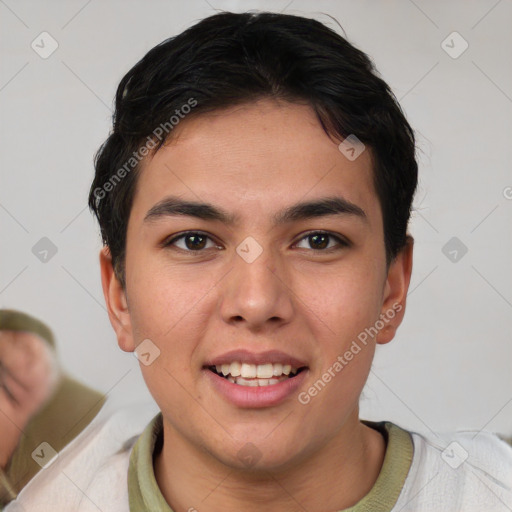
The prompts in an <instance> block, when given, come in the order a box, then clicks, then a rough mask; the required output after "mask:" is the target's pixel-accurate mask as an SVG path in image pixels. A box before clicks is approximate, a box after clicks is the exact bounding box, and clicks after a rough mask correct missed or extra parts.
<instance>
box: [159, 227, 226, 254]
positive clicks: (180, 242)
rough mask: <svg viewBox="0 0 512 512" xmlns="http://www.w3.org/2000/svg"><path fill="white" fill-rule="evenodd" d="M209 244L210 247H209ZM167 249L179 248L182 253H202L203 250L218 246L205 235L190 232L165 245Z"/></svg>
mask: <svg viewBox="0 0 512 512" xmlns="http://www.w3.org/2000/svg"><path fill="white" fill-rule="evenodd" d="M208 244H209V245H208ZM164 246H165V247H171V246H174V247H177V248H178V249H181V250H182V251H187V252H201V251H202V250H203V249H209V248H212V247H217V245H216V244H215V243H214V242H213V241H212V239H211V238H210V237H209V236H208V235H205V234H204V233H200V232H197V231H189V232H187V233H182V234H181V235H178V236H176V237H174V238H172V239H171V240H169V241H167V242H165V243H164Z"/></svg>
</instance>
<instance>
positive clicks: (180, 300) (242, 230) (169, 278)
mask: <svg viewBox="0 0 512 512" xmlns="http://www.w3.org/2000/svg"><path fill="white" fill-rule="evenodd" d="M338 144H339V141H338V142H336V141H333V140H331V139H330V138H329V137H328V136H327V135H326V134H325V132H324V131H323V129H322V127H321V126H320V124H319V122H318V120H317V118H316V116H315V114H314V112H313V111H312V110H311V109H310V108H309V107H308V106H304V105H295V104H290V103H277V102H275V101H271V100H264V101H259V102H257V103H253V104H248V105H244V106H241V107H236V108H231V109H229V110H225V111H222V112H217V113H215V114H208V115H202V116H198V117H197V118H195V119H189V120H186V119H185V121H183V122H182V123H181V124H180V125H178V127H176V128H175V130H174V133H173V139H172V141H171V142H169V143H168V144H167V145H166V146H164V147H163V148H162V149H160V150H159V151H158V152H157V153H156V154H155V155H154V157H152V158H151V159H148V160H147V161H145V162H144V166H143V167H142V170H141V174H140V176H139V180H138V184H137V190H136V194H135V198H134V202H133V206H132V210H131V214H130V218H129V223H128V231H127V246H126V291H125V292H124V291H123V290H122V289H121V287H120V286H119V283H118V282H117V280H116V279H115V277H114V275H113V273H112V267H111V261H110V258H109V255H108V252H107V251H103V252H102V254H101V258H100V261H101V265H102V277H103V286H104V292H105V297H106V300H107V305H108V307H109V314H110V318H111V321H112V324H113V326H114V328H115V330H116V333H117V336H118V340H119V344H120V347H121V348H122V349H123V350H126V351H133V350H134V349H136V347H137V346H138V345H139V344H140V343H141V342H143V340H150V341H144V344H142V345H140V348H139V349H138V352H141V353H143V354H144V356H143V358H142V363H144V364H141V369H142V372H143V375H144V378H145V381H146V383H147V385H148V388H149V390H150V391H151V393H152V395H153V397H154V399H155V400H156V402H157V403H158V405H159V406H160V409H161V411H162V413H163V416H164V428H165V429H166V434H167V432H168V433H169V435H172V436H174V437H175V438H176V439H180V440H182V441H183V442H184V443H187V444H188V446H190V447H194V448H197V449H201V450H204V451H206V453H208V454H209V456H211V457H213V458H215V459H217V460H218V461H220V462H222V463H223V464H226V465H228V466H231V467H243V465H244V461H243V460H242V459H243V457H242V455H243V454H244V451H243V450H246V451H247V450H248V451H250V452H251V453H250V454H249V455H252V456H253V457H252V458H253V460H254V461H256V462H253V463H254V464H257V465H258V467H262V468H267V469H269V468H284V467H286V466H287V465H289V464H297V463H298V462H300V461H301V460H304V459H305V458H307V457H310V456H312V454H314V453H315V452H317V451H318V450H320V449H321V448H322V447H323V446H326V445H327V444H328V443H329V442H334V441H335V440H336V439H337V438H338V437H339V436H342V435H344V432H345V433H346V432H347V431H348V429H350V428H352V427H353V426H354V424H355V422H357V421H358V400H359V396H360V393H361V390H362V388H363V386H364V383H365V381H366V378H367V376H368V373H369V369H370V365H371V361H372V358H373V354H374V348H375V343H385V342H387V341H389V340H390V339H392V338H393V336H394V332H395V330H396V328H397V326H398V325H399V323H400V321H401V318H402V315H403V308H404V305H405V304H404V300H405V295H406V290H407V286H408V282H409V277H410V251H409V250H406V251H403V252H402V253H401V254H400V255H399V256H398V257H397V258H396V260H395V261H394V262H392V263H391V265H390V267H389V268H388V267H387V265H386V257H385V247H384V234H383V222H382V215H381V209H380V204H379V201H378V198H377V196H376V193H375V190H374V187H373V178H372V155H371V152H370V150H369V149H366V150H365V151H363V152H362V153H361V154H360V156H359V157H358V158H356V159H355V160H351V159H348V158H347V157H346V156H345V154H344V153H342V152H341V151H340V150H339V148H338ZM180 202H186V203H199V204H195V205H194V204H180ZM201 205H203V206H201ZM390 311H392V313H393V314H391V313H390ZM382 315H386V321H385V322H384V321H383V316H382ZM376 322H379V323H378V324H377V327H380V329H377V330H378V331H379V332H378V334H376V333H375V330H376V328H375V326H376ZM372 327H373V330H371V329H370V328H372ZM365 329H367V331H365ZM362 333H366V343H363V342H362V339H364V338H365V336H364V334H362ZM368 333H370V334H371V335H368ZM358 337H359V338H358ZM354 342H355V343H356V345H354ZM356 346H357V347H359V350H358V349H357V348H356ZM348 352H350V353H351V354H352V356H351V357H350V354H348ZM340 358H341V359H340ZM336 362H338V364H336ZM148 363H150V364H148ZM223 365H224V366H223ZM290 366H291V370H290V368H289V367H290ZM340 366H341V369H340ZM223 370H224V372H225V373H228V375H227V376H226V377H225V376H222V371H223ZM240 372H242V375H240V374H239V373H240ZM287 372H289V375H288V376H287V375H286V373H287ZM218 373H221V375H218ZM237 374H238V375H237ZM259 377H260V378H259ZM319 381H320V383H319ZM315 390H316V392H315ZM248 440H250V441H251V443H252V445H253V446H251V447H247V446H244V445H245V444H246V442H247V441H248ZM253 452H254V453H253Z"/></svg>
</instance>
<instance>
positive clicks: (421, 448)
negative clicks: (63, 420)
mask: <svg viewBox="0 0 512 512" xmlns="http://www.w3.org/2000/svg"><path fill="white" fill-rule="evenodd" d="M157 413H158V409H157V408H156V405H155V404H146V405H144V406H138V407H131V408H129V409H124V410H120V411H117V412H115V413H113V414H112V412H111V411H109V410H108V407H106V408H105V410H104V411H101V412H100V414H99V415H98V416H97V417H96V418H95V420H94V421H93V422H92V423H91V424H90V425H89V427H88V428H87V429H86V430H84V431H83V432H82V433H81V434H80V435H79V436H78V437H77V438H76V439H75V440H74V441H73V442H72V443H71V444H70V445H68V446H67V447H66V448H65V449H63V450H62V451H61V452H60V453H59V455H58V457H57V458H56V459H54V461H53V462H52V463H51V464H50V465H49V466H48V467H47V468H46V469H44V470H42V471H40V472H39V473H38V474H37V475H36V476H35V477H34V478H33V479H32V480H31V481H30V482H29V484H28V485H27V486H26V487H25V488H24V489H23V490H22V491H21V492H20V494H19V496H18V498H17V499H16V500H15V501H13V502H11V503H10V504H9V505H7V507H6V508H5V512H50V511H51V512H75V511H76V512H93V511H94V512H98V511H101V512H134V511H130V506H129V489H128V468H129V466H130V463H131V464H134V461H133V458H134V457H131V455H132V450H133V447H134V444H135V442H136V441H137V439H139V436H140V434H141V433H142V432H143V431H144V434H143V435H142V436H140V440H139V442H138V443H137V445H138V449H139V448H141V447H143V448H144V449H145V450H146V452H147V453H146V454H145V455H146V462H145V463H146V464H147V465H148V466H149V465H150V462H148V461H150V460H151V456H152V449H151V447H152V446H154V443H153V444H152V442H153V441H152V440H151V439H154V437H155V436H156V435H157V434H158V432H159V430H158V429H159V428H160V429H161V416H160V415H159V416H160V423H158V416H157V417H155V414H157ZM159 425H160V426H159ZM386 431H387V432H388V435H389V437H388V446H387V450H386V456H385V459H384V465H383V470H381V474H382V473H383V472H384V467H386V468H387V469H386V472H387V473H388V480H387V481H389V474H390V473H392V472H393V469H394V467H395V466H396V467H399V466H400V460H399V457H403V456H402V455H400V454H403V453H404V450H403V449H402V448H403V444H404V442H406V443H409V444H410V447H411V448H412V449H411V450H410V453H411V457H412V462H411V461H409V462H408V463H407V464H408V471H407V470H406V471H405V473H404V478H405V483H404V484H403V486H402V488H401V490H400V489H398V492H396V495H398V499H397V498H396V495H395V496H394V497H393V499H392V502H390V500H389V499H388V497H387V496H382V494H383V493H384V494H386V493H387V492H388V489H387V488H386V486H384V491H383V486H382V482H383V479H381V475H379V479H378V480H377V482H376V484H375V486H374V488H373V489H372V490H371V491H370V493H369V494H368V495H367V496H366V497H365V498H363V499H362V500H361V501H360V502H359V503H358V504H356V505H354V506H353V507H351V508H350V509H348V510H349V511H350V512H363V511H370V510H375V512H398V511H400V512H445V511H446V512H448V511H449V512H484V511H485V512H507V511H508V512H510V511H512V448H511V447H510V446H509V445H507V444H506V443H505V442H503V441H501V440H500V439H499V438H497V437H496V436H494V435H492V434H489V433H485V432H482V433H477V432H458V433H454V434H450V435H442V436H437V437H435V436H434V435H431V436H425V435H422V434H418V433H414V432H407V431H405V430H404V429H402V428H400V427H398V426H397V425H395V424H392V423H389V422H386ZM404 433H407V435H404ZM144 438H145V444H144V443H142V444H141V442H142V441H144ZM406 438H407V441H405V439H406ZM400 444H401V445H402V446H399V445H400ZM139 445H140V446H139ZM141 449H142V448H141ZM130 459H132V460H130ZM402 462H403V461H402ZM409 464H410V466H409ZM402 467H403V465H402ZM146 473H150V474H149V476H148V475H146V477H145V480H148V481H151V482H150V483H151V484H152V485H153V486H152V487H151V486H149V487H151V492H152V495H151V498H150V500H149V501H151V503H157V504H161V505H158V509H155V508H150V506H149V505H147V508H146V507H144V508H137V510H136V512H139V511H142V510H148V512H157V511H158V512H168V511H169V510H171V509H170V508H169V507H168V506H167V505H166V504H165V503H164V500H163V497H162V496H161V495H160V496H157V497H155V496H154V495H155V493H156V494H159V491H158V489H157V488H156V491H155V486H154V484H155V483H156V482H155V480H154V474H153V473H152V469H149V471H146ZM379 480H380V490H379V491H378V492H380V494H379V497H378V499H377V500H375V495H376V494H377V487H379V486H378V485H377V484H378V482H379ZM138 484H139V485H140V486H142V487H144V486H146V487H148V485H147V482H146V481H145V482H143V483H141V482H138ZM400 485H401V484H400ZM389 487H392V486H391V485H390V486H389ZM389 491H390V492H391V489H389ZM130 492H132V491H130ZM372 493H373V496H372V498H373V499H367V498H368V497H369V496H370V495H371V494H372ZM143 501H144V503H148V502H149V501H146V500H143ZM370 503H373V505H370ZM375 503H389V506H388V505H385V506H379V507H378V509H377V508H376V506H375Z"/></svg>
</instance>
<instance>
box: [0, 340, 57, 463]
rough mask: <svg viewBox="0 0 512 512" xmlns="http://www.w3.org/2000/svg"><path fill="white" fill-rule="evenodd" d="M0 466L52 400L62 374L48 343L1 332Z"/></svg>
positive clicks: (7, 459)
mask: <svg viewBox="0 0 512 512" xmlns="http://www.w3.org/2000/svg"><path fill="white" fill-rule="evenodd" d="M0 365H1V369H0V432H2V436H1V438H0V467H1V468H5V467H6V466H7V464H8V463H9V460H10V458H11V456H12V454H13V452H14V450H15V449H16V446H17V445H18V442H19V440H20V438H21V435H22V431H23V430H24V428H25V427H26V425H27V424H28V423H29V421H30V419H31V418H32V417H33V416H34V414H36V413H37V412H38V411H39V410H40V409H41V407H42V406H43V405H44V404H45V403H47V402H48V400H49V399H50V398H51V396H52V394H53V392H54V390H55V387H56V385H57V383H58V379H59V372H58V369H57V362H56V359H55V355H54V353H53V351H52V350H51V349H50V348H49V346H48V344H47V343H46V341H44V340H43V339H41V338H40V337H39V336H37V335H35V334H32V333H30V332H22V331H0Z"/></svg>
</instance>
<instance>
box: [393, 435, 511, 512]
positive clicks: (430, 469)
mask: <svg viewBox="0 0 512 512" xmlns="http://www.w3.org/2000/svg"><path fill="white" fill-rule="evenodd" d="M410 435H411V437H412V440H413V444H414V456H413V460H412V464H411V468H410V470H409V474H408V476H407V479H406V482H405V485H404V488H403V491H402V494H401V496H400V499H399V503H400V504H401V505H400V506H399V507H398V508H397V509H400V507H404V508H403V512H406V511H408V510H411V511H412V510H414V511H423V510H425V511H426V510H464V511H465V512H472V511H475V512H476V511H481V510H486V511H489V512H490V511H494V510H496V511H498V510H500V511H501V510H508V509H509V508H510V507H512V448H511V447H510V446H509V445H508V444H507V443H505V442H504V441H502V440H501V439H499V438H498V437H497V436H496V435H494V434H491V433H489V432H478V431H474V432H473V431H464V432H454V433H448V434H434V433H429V434H420V433H416V432H410ZM397 505H398V503H397ZM507 507H508V508H507Z"/></svg>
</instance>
